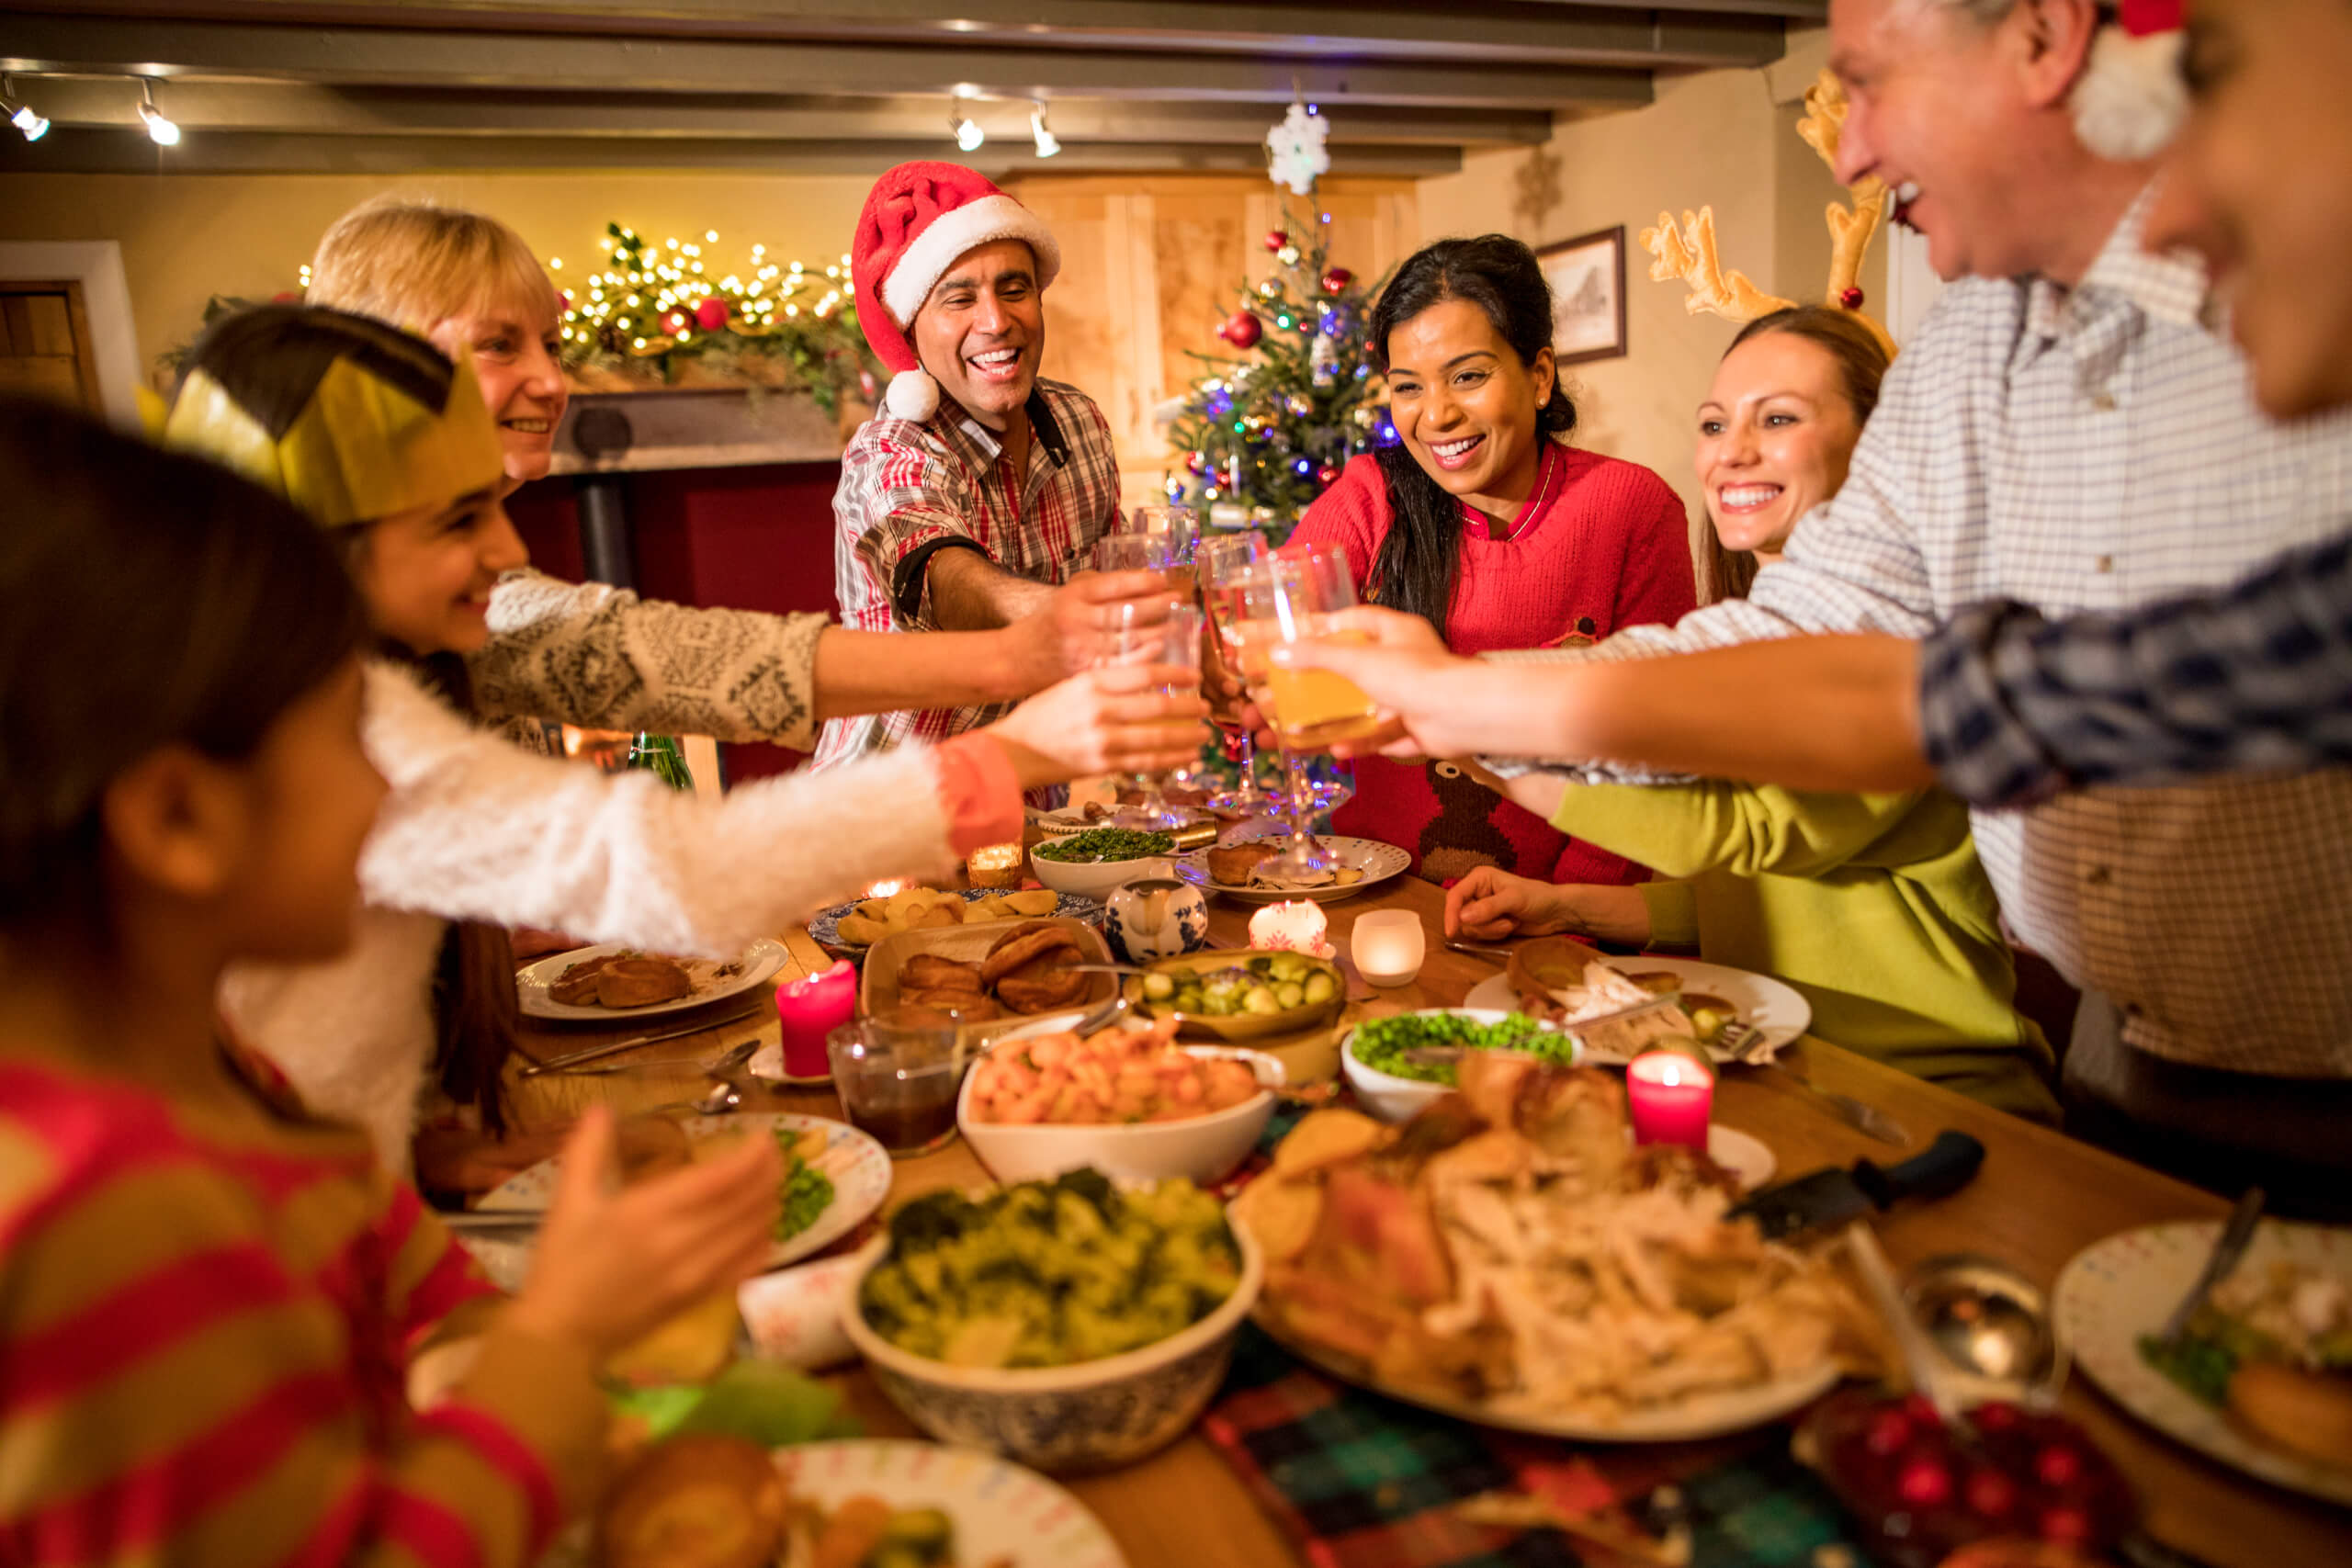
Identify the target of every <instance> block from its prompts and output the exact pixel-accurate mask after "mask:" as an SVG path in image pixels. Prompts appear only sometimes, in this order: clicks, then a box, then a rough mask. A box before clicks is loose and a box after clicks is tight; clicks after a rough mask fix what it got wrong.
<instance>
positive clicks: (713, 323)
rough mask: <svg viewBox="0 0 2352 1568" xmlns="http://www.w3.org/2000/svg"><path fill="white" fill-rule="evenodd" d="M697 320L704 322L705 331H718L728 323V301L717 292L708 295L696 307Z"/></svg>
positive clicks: (703, 328)
mask: <svg viewBox="0 0 2352 1568" xmlns="http://www.w3.org/2000/svg"><path fill="white" fill-rule="evenodd" d="M695 321H700V322H701V323H702V330H703V331H705V332H707V333H715V332H717V331H718V329H719V328H721V327H723V326H725V325H726V324H727V301H726V300H724V299H720V298H719V297H718V295H716V294H713V295H710V296H708V297H707V298H706V299H704V300H703V301H702V302H701V303H700V304H698V305H696V306H695Z"/></svg>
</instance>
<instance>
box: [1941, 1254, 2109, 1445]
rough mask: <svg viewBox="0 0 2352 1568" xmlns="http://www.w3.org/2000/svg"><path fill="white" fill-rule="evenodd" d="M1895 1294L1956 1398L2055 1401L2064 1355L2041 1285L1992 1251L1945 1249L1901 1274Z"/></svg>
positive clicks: (2061, 1380) (2041, 1403) (2064, 1367)
mask: <svg viewBox="0 0 2352 1568" xmlns="http://www.w3.org/2000/svg"><path fill="white" fill-rule="evenodd" d="M1903 1300H1904V1303H1905V1305H1906V1306H1908V1307H1909V1308H1910V1311H1911V1316H1912V1318H1913V1320H1914V1321H1915V1322H1917V1324H1918V1325H1919V1327H1920V1329H1921V1330H1922V1331H1923V1332H1924V1334H1925V1336H1926V1338H1927V1340H1928V1344H1929V1345H1930V1346H1931V1347H1933V1348H1934V1350H1935V1352H1936V1354H1937V1356H1938V1357H1939V1359H1941V1360H1942V1361H1943V1362H1944V1363H1946V1364H1947V1365H1948V1366H1949V1367H1950V1369H1951V1379H1952V1382H1953V1383H1954V1390H1955V1392H1956V1393H1960V1394H1961V1395H1962V1399H1963V1402H1964V1403H1968V1404H1974V1403H1977V1402H1979V1401H1982V1400H1987V1399H2006V1400H2008V1401H2009V1402H2011V1403H2012V1404H2026V1405H2030V1406H2033V1407H2035V1408H2038V1409H2047V1408H2048V1407H2050V1406H2051V1405H2052V1404H2056V1403H2057V1399H2058V1391H2059V1390H2060V1389H2062V1388H2064V1386H2065V1382H2066V1371H2067V1361H2068V1357H2067V1353H2066V1347H2065V1346H2064V1343H2062V1342H2061V1341H2060V1339H2059V1337H2058V1330H2057V1326H2056V1325H2055V1324H2054V1323H2053V1322H2052V1319H2051V1315H2050V1300H2049V1297H2048V1295H2047V1294H2046V1293H2044V1292H2043V1291H2042V1289H2041V1286H2039V1285H2036V1284H2035V1283H2034V1282H2033V1281H2032V1280H2029V1279H2027V1278H2026V1277H2025V1276H2024V1275H2022V1274H2020V1273H2018V1271H2017V1270H2016V1269H2012V1268H2010V1267H2009V1266H2008V1265H2007V1264H2006V1263H2002V1262H1999V1261H1996V1259H1994V1258H1985V1257H1982V1256H1979V1255H1977V1254H1975V1253H1965V1252H1962V1253H1949V1254H1946V1255H1945V1256H1943V1257H1940V1258H1928V1259H1927V1260H1926V1261H1925V1262H1922V1263H1919V1264H1917V1266H1915V1267H1914V1268H1912V1269H1910V1270H1909V1271H1908V1272H1907V1273H1906V1274H1905V1276H1904V1280H1903Z"/></svg>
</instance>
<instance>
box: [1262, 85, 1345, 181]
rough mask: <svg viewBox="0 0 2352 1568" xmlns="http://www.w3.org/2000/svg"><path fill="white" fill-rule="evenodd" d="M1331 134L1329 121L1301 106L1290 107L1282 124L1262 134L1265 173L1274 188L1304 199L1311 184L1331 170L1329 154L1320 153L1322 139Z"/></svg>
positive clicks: (1284, 115)
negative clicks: (1263, 135)
mask: <svg viewBox="0 0 2352 1568" xmlns="http://www.w3.org/2000/svg"><path fill="white" fill-rule="evenodd" d="M1330 134H1331V127H1330V124H1329V121H1327V120H1325V119H1324V118H1323V117H1322V116H1321V115H1318V114H1317V113H1315V112H1314V111H1313V110H1312V109H1310V108H1308V107H1306V105H1305V104H1303V103H1294V104H1293V105H1291V106H1290V107H1289V109H1288V110H1286V111H1285V112H1284V113H1283V122H1282V123H1281V124H1280V125H1278V126H1275V127H1274V128H1273V129H1272V130H1269V131H1267V132H1266V165H1267V173H1268V174H1269V175H1272V178H1273V182H1274V183H1275V184H1276V185H1278V186H1289V187H1290V191H1291V194H1292V195H1294V196H1308V195H1311V194H1313V192H1314V190H1315V182H1316V181H1317V179H1319V178H1321V177H1322V176H1323V175H1326V174H1329V172H1330V168H1331V154H1330V153H1329V152H1327V151H1325V150H1324V146H1323V142H1324V140H1325V138H1327V137H1329V135H1330Z"/></svg>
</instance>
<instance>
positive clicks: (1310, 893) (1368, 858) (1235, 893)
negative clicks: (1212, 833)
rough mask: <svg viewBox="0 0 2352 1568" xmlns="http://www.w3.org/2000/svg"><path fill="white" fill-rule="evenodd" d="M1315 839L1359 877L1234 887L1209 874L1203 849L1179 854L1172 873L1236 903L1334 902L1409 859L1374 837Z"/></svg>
mask: <svg viewBox="0 0 2352 1568" xmlns="http://www.w3.org/2000/svg"><path fill="white" fill-rule="evenodd" d="M1245 841H1246V840H1245ZM1315 841H1316V842H1317V843H1318V844H1321V845H1322V846H1324V848H1326V849H1328V850H1329V851H1330V852H1332V853H1333V854H1335V855H1337V856H1339V857H1340V864H1342V865H1344V866H1347V867H1349V868H1350V869H1351V870H1355V871H1360V872H1362V873H1363V879H1362V880H1361V881H1356V882H1351V883H1347V884H1344V885H1342V886H1322V887H1257V886H1250V887H1235V886H1228V885H1227V884H1225V883H1222V882H1216V881H1213V880H1212V879H1211V878H1210V876H1209V863H1208V852H1207V851H1205V850H1194V851H1193V852H1192V853H1190V854H1186V855H1179V856H1178V857H1177V859H1176V874H1177V875H1179V876H1181V877H1182V878H1183V879H1184V880H1185V881H1187V882H1190V883H1192V884H1193V885H1194V886H1200V887H1204V888H1206V889H1208V890H1209V891H1210V892H1212V893H1222V894H1224V895H1225V896H1226V897H1228V898H1231V899H1233V900H1235V901H1236V902H1237V903H1242V904H1280V903H1283V902H1285V901H1287V900H1289V899H1293V898H1305V899H1308V900H1310V901H1312V902H1314V903H1317V904H1336V903H1338V902H1339V901H1340V899H1342V898H1352V897H1355V896H1356V895H1357V894H1359V893H1363V892H1366V891H1368V890H1370V889H1372V888H1374V887H1377V886H1380V885H1381V884H1382V883H1384V882H1386V881H1388V880H1389V879H1390V878H1392V877H1396V876H1399V875H1402V874H1404V872H1405V870H1406V868H1407V867H1408V866H1410V865H1411V864H1412V863H1413V857H1412V856H1411V855H1409V854H1408V853H1407V852H1404V851H1403V850H1400V849H1398V848H1397V846H1396V845H1394V844H1384V843H1382V842H1381V841H1380V840H1377V839H1342V838H1335V837H1333V836H1332V835H1331V834H1329V833H1317V834H1316V835H1315Z"/></svg>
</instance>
